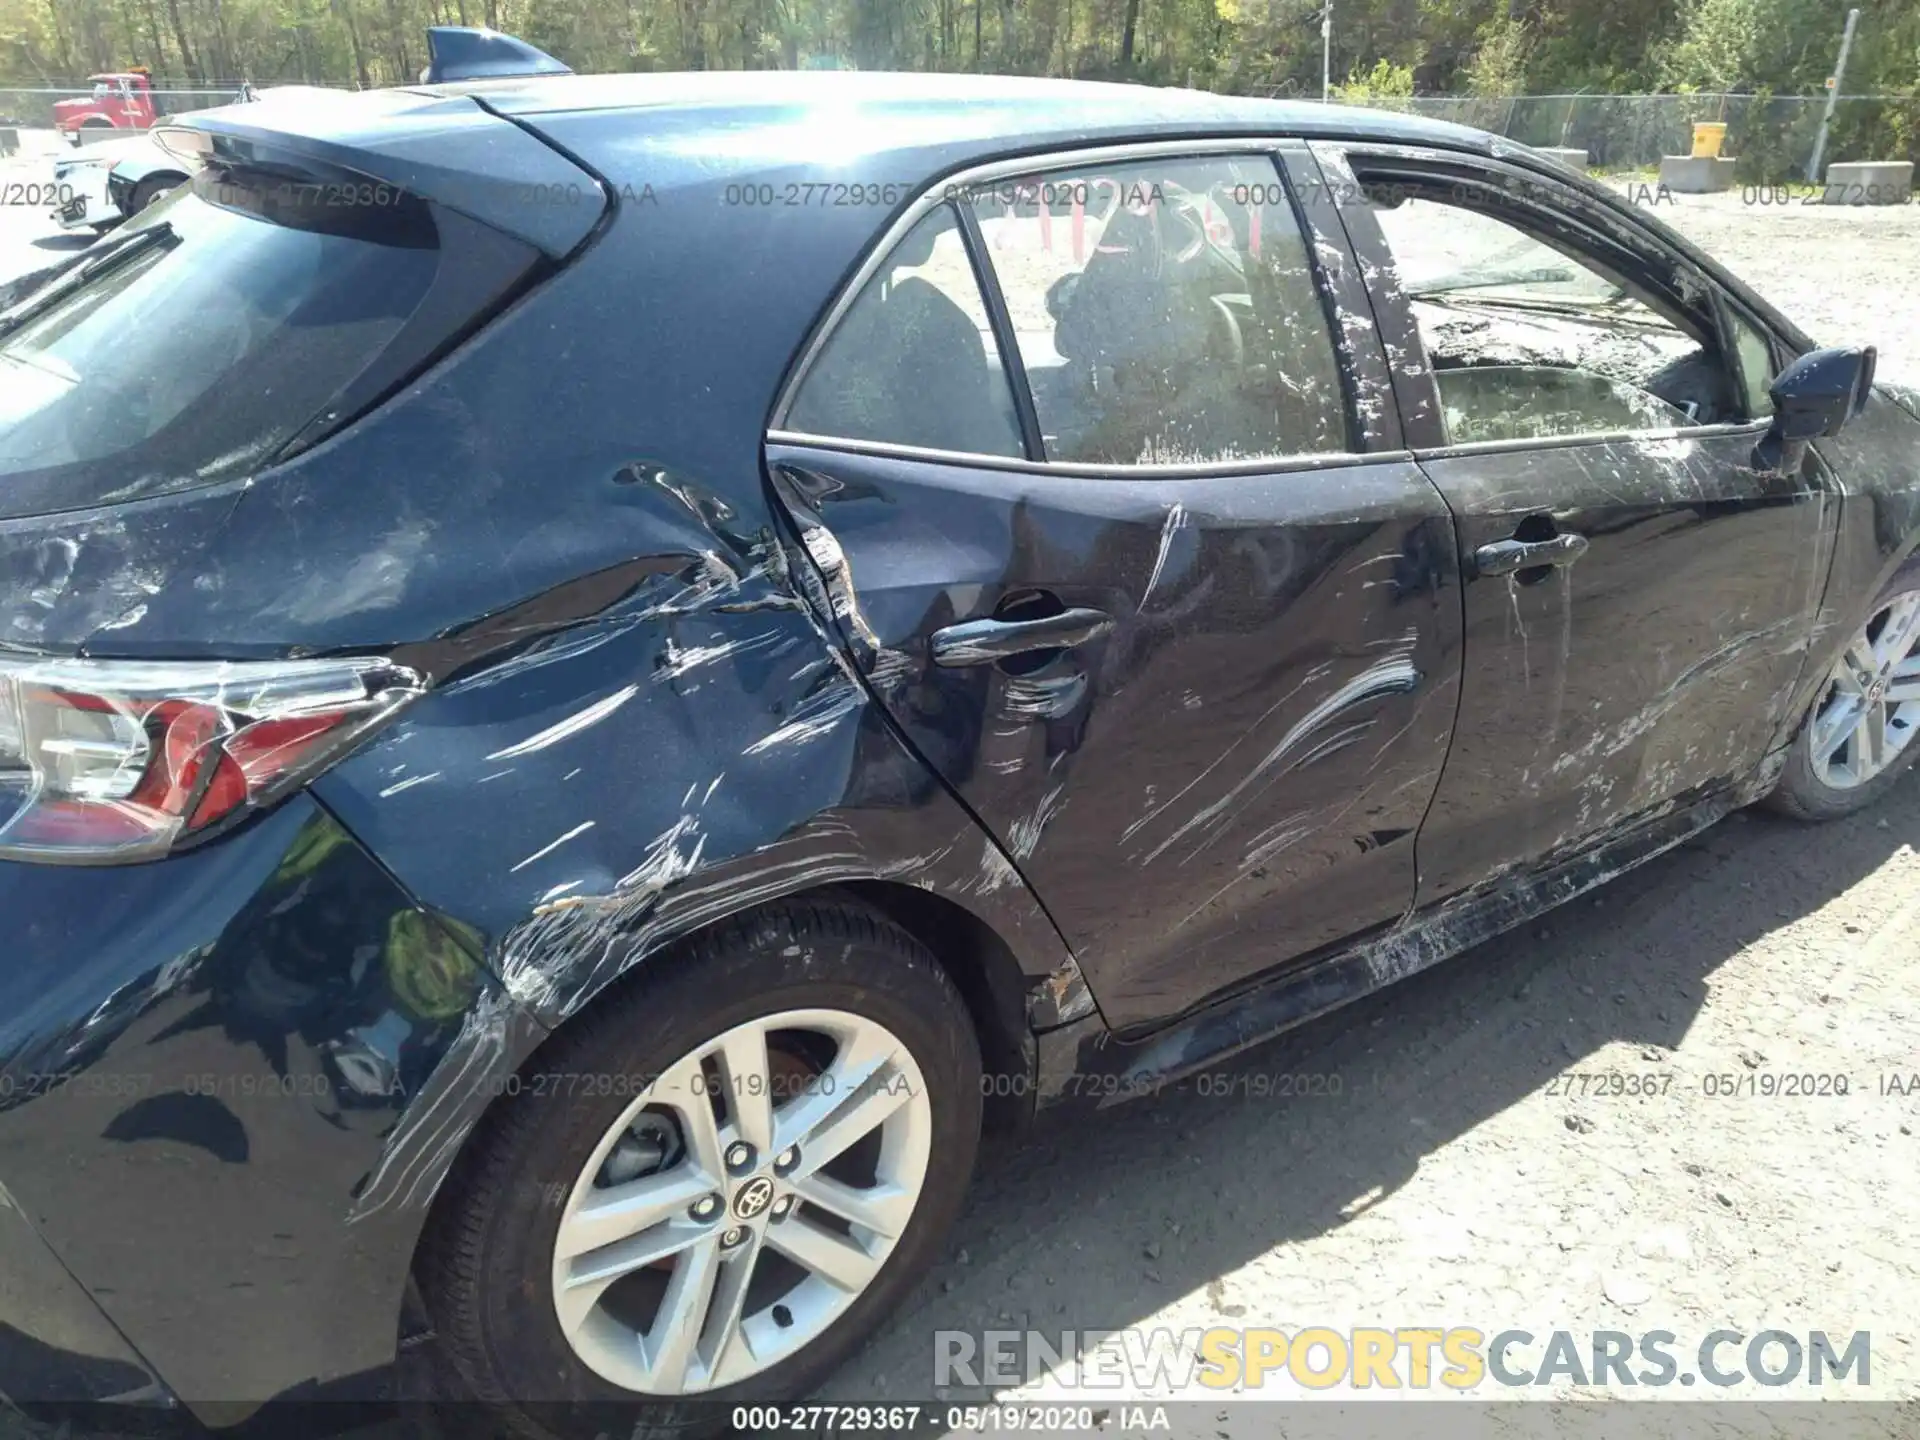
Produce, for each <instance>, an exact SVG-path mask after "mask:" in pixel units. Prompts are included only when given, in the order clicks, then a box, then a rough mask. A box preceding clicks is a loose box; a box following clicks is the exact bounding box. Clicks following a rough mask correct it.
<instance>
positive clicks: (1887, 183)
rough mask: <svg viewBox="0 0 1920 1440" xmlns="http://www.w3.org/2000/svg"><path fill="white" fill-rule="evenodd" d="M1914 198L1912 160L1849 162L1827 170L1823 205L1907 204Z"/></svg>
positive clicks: (1822, 198) (1830, 166)
mask: <svg viewBox="0 0 1920 1440" xmlns="http://www.w3.org/2000/svg"><path fill="white" fill-rule="evenodd" d="M1912 199H1913V162H1912V161H1911V160H1850V161H1847V162H1845V163H1843V164H1839V165H1829V166H1828V167H1827V189H1826V193H1825V194H1823V195H1822V196H1821V197H1820V202H1821V203H1822V204H1823V205H1905V204H1907V203H1908V202H1909V201H1911V200H1912Z"/></svg>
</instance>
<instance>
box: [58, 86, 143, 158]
mask: <svg viewBox="0 0 1920 1440" xmlns="http://www.w3.org/2000/svg"><path fill="white" fill-rule="evenodd" d="M87 83H88V84H90V85H91V86H92V87H93V93H92V94H91V95H82V96H75V97H74V98H73V99H71V100H57V101H55V102H54V106H53V126H54V129H56V130H58V131H59V132H60V133H61V134H62V135H64V136H66V137H67V139H68V140H69V141H71V142H72V143H73V144H75V145H78V144H79V143H80V141H81V139H82V138H83V136H85V137H94V136H98V135H101V134H103V133H104V132H106V131H108V130H146V129H148V128H150V127H151V126H152V125H153V122H154V116H155V111H154V106H153V82H152V77H151V76H150V75H149V74H148V72H147V71H146V70H145V69H144V68H139V67H136V68H134V69H132V70H122V71H118V72H116V73H114V74H110V75H90V76H88V77H87Z"/></svg>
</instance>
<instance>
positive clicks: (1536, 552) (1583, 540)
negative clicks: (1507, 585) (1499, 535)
mask: <svg viewBox="0 0 1920 1440" xmlns="http://www.w3.org/2000/svg"><path fill="white" fill-rule="evenodd" d="M1586 553H1587V537H1586V536H1584V535H1556V536H1554V537H1553V538H1552V539H1551V540H1496V541H1494V542H1493V543H1492V544H1491V545H1482V546H1481V547H1480V548H1479V549H1478V550H1476V551H1474V552H1473V565H1474V569H1475V570H1477V571H1479V573H1480V574H1482V575H1511V574H1512V573H1513V572H1514V571H1516V570H1532V569H1534V568H1536V567H1537V566H1543V565H1551V566H1556V567H1558V566H1562V565H1571V564H1572V563H1573V562H1574V561H1576V560H1578V559H1579V558H1580V557H1581V556H1582V555H1584V554H1586Z"/></svg>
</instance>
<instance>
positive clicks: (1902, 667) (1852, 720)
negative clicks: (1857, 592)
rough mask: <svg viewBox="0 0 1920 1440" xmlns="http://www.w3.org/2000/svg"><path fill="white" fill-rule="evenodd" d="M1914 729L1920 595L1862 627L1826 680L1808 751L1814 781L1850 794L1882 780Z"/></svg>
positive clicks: (1918, 715)
mask: <svg viewBox="0 0 1920 1440" xmlns="http://www.w3.org/2000/svg"><path fill="white" fill-rule="evenodd" d="M1916 729H1920V594H1908V595H1899V596H1896V597H1895V598H1894V599H1893V600H1892V601H1891V602H1889V603H1888V604H1887V605H1886V606H1884V607H1883V608H1882V609H1880V610H1879V611H1877V612H1876V613H1875V614H1874V616H1873V617H1872V618H1871V619H1870V620H1868V621H1867V623H1866V624H1865V625H1864V626H1862V627H1861V629H1860V633H1859V634H1857V635H1856V636H1854V638H1853V643H1852V644H1850V645H1848V646H1847V649H1846V653H1844V654H1843V655H1842V656H1841V657H1840V659H1839V661H1838V663H1837V664H1835V665H1834V667H1833V673H1832V674H1831V675H1830V676H1829V677H1828V680H1827V692H1826V694H1825V696H1824V697H1823V698H1822V699H1821V702H1820V708H1819V709H1818V710H1817V711H1815V712H1814V717H1813V728H1812V732H1811V734H1810V735H1809V736H1808V749H1809V753H1810V758H1811V760H1812V763H1813V774H1814V778H1815V779H1817V780H1819V781H1820V782H1821V783H1822V784H1823V785H1827V786H1829V787H1831V788H1832V789H1835V790H1851V789H1854V788H1855V787H1857V786H1860V785H1864V784H1866V783H1867V782H1868V781H1869V780H1872V779H1873V778H1874V777H1876V776H1878V775H1881V774H1883V773H1884V772H1885V771H1886V769H1887V767H1888V766H1890V765H1892V764H1893V762H1894V761H1895V760H1896V759H1897V758H1898V757H1899V756H1900V754H1901V752H1902V751H1904V750H1905V749H1906V747H1907V746H1908V744H1909V743H1911V742H1912V740H1913V736H1914V732H1915V730H1916Z"/></svg>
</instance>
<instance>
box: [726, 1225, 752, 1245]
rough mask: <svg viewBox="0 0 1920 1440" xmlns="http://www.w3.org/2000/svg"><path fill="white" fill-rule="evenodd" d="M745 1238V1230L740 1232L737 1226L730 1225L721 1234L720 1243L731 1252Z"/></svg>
mask: <svg viewBox="0 0 1920 1440" xmlns="http://www.w3.org/2000/svg"><path fill="white" fill-rule="evenodd" d="M746 1238H747V1232H746V1231H745V1230H742V1229H741V1228H740V1227H739V1226H738V1225H730V1226H728V1227H727V1229H726V1230H725V1231H724V1232H723V1233H722V1234H721V1236H720V1243H721V1244H722V1245H724V1246H725V1247H726V1248H727V1249H729V1250H731V1249H732V1248H733V1247H734V1246H735V1245H738V1244H739V1243H740V1242H741V1241H742V1240H744V1239H746Z"/></svg>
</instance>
